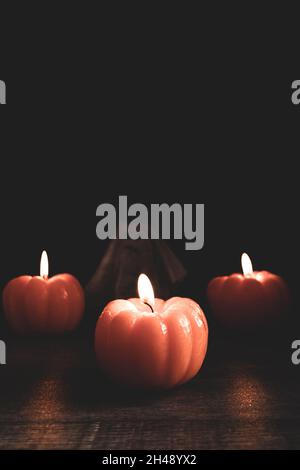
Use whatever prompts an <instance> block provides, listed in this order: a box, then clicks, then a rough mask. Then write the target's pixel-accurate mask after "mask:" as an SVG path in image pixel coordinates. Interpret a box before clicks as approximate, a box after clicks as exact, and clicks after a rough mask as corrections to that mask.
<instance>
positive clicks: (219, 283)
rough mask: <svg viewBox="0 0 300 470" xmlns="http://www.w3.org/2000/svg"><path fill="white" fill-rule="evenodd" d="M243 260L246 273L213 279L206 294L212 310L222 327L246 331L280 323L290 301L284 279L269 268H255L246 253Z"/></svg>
mask: <svg viewBox="0 0 300 470" xmlns="http://www.w3.org/2000/svg"><path fill="white" fill-rule="evenodd" d="M241 261H242V269H243V274H238V273H236V274H231V275H230V276H219V277H216V278H214V279H212V280H211V281H210V283H209V285H208V291H207V295H208V301H209V304H210V307H211V310H212V313H213V314H214V315H215V317H216V318H217V319H218V320H219V321H220V323H222V324H223V326H226V327H229V328H237V329H243V330H251V329H255V328H256V329H257V327H258V326H267V327H270V326H271V325H273V324H275V323H278V322H280V320H282V319H283V318H284V315H285V314H286V313H287V311H288V309H289V304H290V295H289V290H288V288H287V285H286V284H285V282H284V280H283V279H282V278H281V277H280V276H277V275H276V274H272V273H270V272H269V271H253V268H252V262H251V260H250V258H249V256H248V255H247V254H246V253H243V255H242V259H241Z"/></svg>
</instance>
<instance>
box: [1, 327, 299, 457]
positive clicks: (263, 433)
mask: <svg viewBox="0 0 300 470" xmlns="http://www.w3.org/2000/svg"><path fill="white" fill-rule="evenodd" d="M92 343H93V341H92V338H91V337H89V336H87V335H86V336H83V337H64V338H60V339H51V338H46V339H36V338H28V339H21V338H14V337H8V338H7V365H5V366H0V384H1V386H0V448H1V449H112V450H113V449H147V450H148V449H149V450H151V449H295V448H299V447H300V381H299V378H300V367H299V370H298V369H297V367H296V366H292V365H291V361H290V343H289V342H288V341H285V342H284V344H282V345H280V346H282V347H280V349H279V348H278V347H277V346H278V345H277V346H276V342H275V344H272V345H269V344H268V345H264V344H263V343H262V344H253V343H251V342H249V343H248V344H243V342H240V343H239V344H234V345H233V343H232V341H229V340H226V339H225V340H224V339H220V338H219V339H218V338H213V339H212V340H211V343H210V348H209V353H208V356H207V359H206V361H205V364H204V366H203V369H202V371H201V372H200V374H199V375H198V376H197V377H196V378H195V379H194V380H193V381H191V382H190V383H188V384H186V385H185V386H182V387H180V388H178V389H174V390H171V391H168V392H161V393H153V392H152V393H149V394H147V393H145V392H144V393H141V392H140V393H138V392H132V391H128V390H122V389H121V388H120V387H117V386H116V385H115V384H111V383H110V382H109V380H108V379H107V378H106V377H105V376H103V375H102V374H101V373H100V372H99V371H98V369H97V366H96V364H95V360H94V354H93V347H92Z"/></svg>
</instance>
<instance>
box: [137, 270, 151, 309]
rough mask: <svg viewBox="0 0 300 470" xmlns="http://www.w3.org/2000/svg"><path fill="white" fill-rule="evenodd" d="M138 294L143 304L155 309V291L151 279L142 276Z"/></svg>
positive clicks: (144, 275) (139, 281)
mask: <svg viewBox="0 0 300 470" xmlns="http://www.w3.org/2000/svg"><path fill="white" fill-rule="evenodd" d="M138 293H139V297H140V299H141V301H142V302H144V303H145V304H148V305H151V307H152V309H153V308H154V291H153V287H152V284H151V282H150V279H149V277H148V276H146V274H140V275H139V279H138Z"/></svg>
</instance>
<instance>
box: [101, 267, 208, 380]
mask: <svg viewBox="0 0 300 470" xmlns="http://www.w3.org/2000/svg"><path fill="white" fill-rule="evenodd" d="M138 292H139V296H140V298H134V299H129V300H114V301H112V302H109V303H108V304H107V306H106V307H105V308H104V310H103V312H102V314H101V315H100V317H99V319H98V322H97V326H96V332H95V350H96V356H97V360H98V362H99V364H100V366H101V367H102V368H103V369H104V370H105V371H106V372H107V373H108V374H109V375H110V376H111V377H112V378H114V379H115V380H117V381H119V382H121V383H124V384H125V385H129V386H137V387H143V388H144V387H161V388H170V387H173V386H175V385H179V384H182V383H184V382H187V381H188V380H190V379H191V378H192V377H194V376H195V375H196V374H197V372H198V371H199V369H200V368H201V366H202V363H203V361H204V358H205V354H206V350H207V342H208V326H207V321H206V318H205V315H204V313H203V311H202V310H201V308H200V307H199V305H198V304H197V303H196V302H194V301H193V300H191V299H186V298H181V297H173V298H171V299H169V300H167V301H164V300H161V299H155V298H154V292H153V288H152V285H151V282H150V280H149V278H148V277H147V276H146V275H145V274H141V275H140V276H139V279H138Z"/></svg>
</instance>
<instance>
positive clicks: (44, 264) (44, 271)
mask: <svg viewBox="0 0 300 470" xmlns="http://www.w3.org/2000/svg"><path fill="white" fill-rule="evenodd" d="M40 275H41V277H43V278H44V279H47V277H48V275H49V261H48V255H47V252H46V251H45V250H44V251H43V253H42V256H41V263H40Z"/></svg>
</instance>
